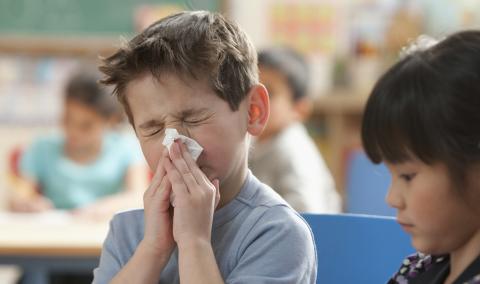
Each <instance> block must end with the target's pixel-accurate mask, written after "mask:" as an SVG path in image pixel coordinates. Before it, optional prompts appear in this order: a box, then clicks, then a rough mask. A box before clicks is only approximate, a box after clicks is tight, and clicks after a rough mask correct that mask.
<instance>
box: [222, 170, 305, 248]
mask: <svg viewBox="0 0 480 284" xmlns="http://www.w3.org/2000/svg"><path fill="white" fill-rule="evenodd" d="M234 202H236V203H237V207H240V208H241V209H239V211H241V212H239V213H238V214H235V213H232V212H235V210H236V209H235V208H234V206H235V204H233V203H234ZM234 202H231V204H228V205H226V208H225V209H226V210H225V211H226V212H225V211H224V212H222V210H223V209H220V210H219V211H218V215H220V216H216V219H217V220H214V223H217V224H218V223H219V222H218V221H220V220H219V219H221V218H223V217H225V216H224V215H228V214H232V215H233V214H235V219H236V220H231V222H230V224H231V225H233V226H238V227H241V228H239V229H240V231H242V232H243V233H246V232H248V234H249V235H250V236H252V235H262V234H264V233H265V232H267V231H269V232H274V231H277V232H283V234H284V233H285V231H289V232H290V233H291V235H292V237H294V238H302V239H306V240H313V237H312V233H311V230H310V227H309V226H308V224H307V222H306V221H305V220H304V219H303V218H302V216H301V215H300V214H299V213H298V212H297V211H295V210H294V209H293V208H292V207H291V206H290V205H288V203H287V202H286V201H285V200H284V199H283V198H282V197H281V196H280V195H279V194H278V193H277V192H275V191H274V190H273V189H272V188H271V187H270V186H268V185H266V184H264V183H262V182H260V181H259V180H258V179H257V178H256V177H255V176H254V175H253V174H251V173H250V174H249V176H248V178H247V183H246V185H245V186H244V188H243V189H242V191H241V192H240V193H239V194H238V196H237V197H236V198H235V201H234ZM228 207H230V208H228ZM216 214H217V213H216ZM294 235H295V236H294ZM254 238H256V237H254Z"/></svg>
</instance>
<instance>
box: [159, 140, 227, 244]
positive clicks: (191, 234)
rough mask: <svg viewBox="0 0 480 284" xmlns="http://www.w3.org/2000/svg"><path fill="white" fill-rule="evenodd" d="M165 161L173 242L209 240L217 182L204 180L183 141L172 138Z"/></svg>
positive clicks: (215, 202) (215, 203) (217, 187)
mask: <svg viewBox="0 0 480 284" xmlns="http://www.w3.org/2000/svg"><path fill="white" fill-rule="evenodd" d="M171 159H172V161H170V160H167V161H166V163H165V168H166V171H167V175H168V178H169V180H170V182H171V184H172V192H173V194H174V200H173V201H172V203H173V205H174V215H173V236H174V238H175V241H176V242H177V245H178V246H179V247H181V246H182V245H185V246H188V245H189V244H190V243H189V242H198V241H199V242H202V243H205V242H206V243H208V244H210V242H211V231H212V222H213V213H214V211H215V207H216V206H217V205H218V202H219V200H220V191H219V181H218V180H217V179H215V180H214V181H213V183H212V182H210V181H209V180H208V178H207V177H206V176H205V174H204V173H203V172H202V171H201V170H200V168H199V167H198V166H197V163H196V162H195V161H194V159H193V158H192V156H191V155H190V153H189V152H188V150H187V149H186V147H185V145H183V143H181V142H179V141H176V142H175V143H174V144H173V145H172V148H171Z"/></svg>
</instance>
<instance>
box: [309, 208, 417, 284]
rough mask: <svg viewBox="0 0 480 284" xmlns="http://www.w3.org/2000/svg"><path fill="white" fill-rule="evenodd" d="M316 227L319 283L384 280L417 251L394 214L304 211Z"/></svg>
mask: <svg viewBox="0 0 480 284" xmlns="http://www.w3.org/2000/svg"><path fill="white" fill-rule="evenodd" d="M302 216H303V217H304V218H305V220H306V221H307V222H308V223H309V225H310V227H311V228H312V231H313V234H314V237H315V244H316V247H317V256H318V273H317V283H318V284H350V283H362V284H363V283H365V284H377V283H378V284H384V283H386V282H387V281H388V279H390V277H392V275H393V274H394V273H395V272H396V271H397V270H398V269H399V268H400V265H401V263H402V260H403V259H404V258H405V257H406V256H408V255H409V254H412V253H414V252H415V249H414V248H413V247H412V246H411V244H410V237H409V236H408V235H407V234H406V233H404V232H403V230H402V229H401V227H400V225H399V224H398V223H397V222H396V221H395V219H394V218H392V217H385V216H368V215H353V214H339V215H327V214H320V215H316V214H302Z"/></svg>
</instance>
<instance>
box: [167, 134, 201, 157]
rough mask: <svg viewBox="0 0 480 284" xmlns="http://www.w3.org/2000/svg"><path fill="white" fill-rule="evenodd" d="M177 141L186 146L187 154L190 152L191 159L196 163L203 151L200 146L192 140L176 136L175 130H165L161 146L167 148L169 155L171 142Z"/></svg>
mask: <svg viewBox="0 0 480 284" xmlns="http://www.w3.org/2000/svg"><path fill="white" fill-rule="evenodd" d="M177 139H179V140H180V141H182V143H184V144H185V146H187V149H188V152H190V154H191V155H192V157H193V159H194V160H195V161H196V160H197V159H198V156H200V154H201V153H202V151H203V148H202V146H200V144H198V143H197V141H195V140H193V139H192V138H189V137H187V136H184V135H180V134H178V131H177V130H176V129H175V128H167V129H165V138H163V142H162V144H163V145H164V146H166V147H167V149H168V152H169V153H170V147H172V144H173V142H175V140H177Z"/></svg>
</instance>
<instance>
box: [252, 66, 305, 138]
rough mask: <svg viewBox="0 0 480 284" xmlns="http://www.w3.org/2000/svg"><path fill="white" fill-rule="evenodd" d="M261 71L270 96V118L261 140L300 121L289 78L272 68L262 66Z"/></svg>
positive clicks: (261, 79)
mask: <svg viewBox="0 0 480 284" xmlns="http://www.w3.org/2000/svg"><path fill="white" fill-rule="evenodd" d="M259 70H260V82H261V83H262V84H264V85H265V87H266V88H267V90H268V93H269V95H270V118H269V120H268V123H267V126H266V127H265V130H264V132H263V133H262V135H261V136H260V139H268V138H270V137H272V136H274V135H276V134H277V133H279V132H281V131H282V130H283V129H284V128H285V127H287V126H288V125H289V124H290V123H292V122H294V121H297V120H299V115H298V113H297V112H296V110H295V103H294V101H293V93H292V91H291V89H290V87H289V86H288V83H287V78H285V76H283V74H281V73H280V72H278V71H276V70H274V69H272V68H268V67H262V66H260V67H259Z"/></svg>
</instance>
